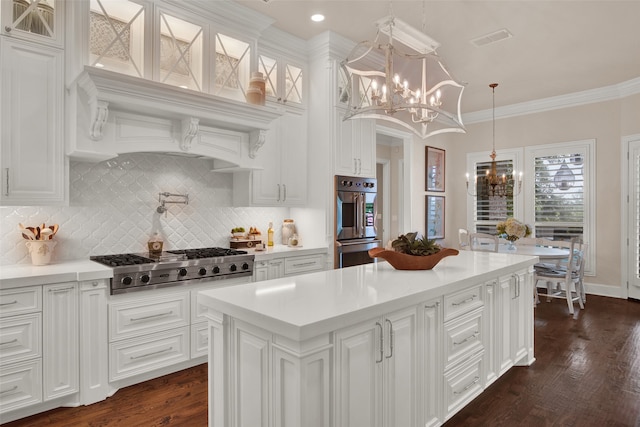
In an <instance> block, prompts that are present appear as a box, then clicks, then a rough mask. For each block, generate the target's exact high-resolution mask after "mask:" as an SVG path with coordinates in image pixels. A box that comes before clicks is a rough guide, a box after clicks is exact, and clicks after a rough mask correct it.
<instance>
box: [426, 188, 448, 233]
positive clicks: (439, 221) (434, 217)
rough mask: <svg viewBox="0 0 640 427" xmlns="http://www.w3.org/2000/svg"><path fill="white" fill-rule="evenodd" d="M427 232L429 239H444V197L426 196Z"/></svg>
mask: <svg viewBox="0 0 640 427" xmlns="http://www.w3.org/2000/svg"><path fill="white" fill-rule="evenodd" d="M425 197H426V201H425V209H424V210H425V213H426V221H425V228H424V229H425V230H426V233H427V238H428V239H444V196H425Z"/></svg>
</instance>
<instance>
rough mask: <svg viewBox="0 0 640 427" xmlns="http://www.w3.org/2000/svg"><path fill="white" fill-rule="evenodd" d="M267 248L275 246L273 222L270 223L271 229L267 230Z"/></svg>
mask: <svg viewBox="0 0 640 427" xmlns="http://www.w3.org/2000/svg"><path fill="white" fill-rule="evenodd" d="M267 246H273V222H270V223H269V229H268V230H267Z"/></svg>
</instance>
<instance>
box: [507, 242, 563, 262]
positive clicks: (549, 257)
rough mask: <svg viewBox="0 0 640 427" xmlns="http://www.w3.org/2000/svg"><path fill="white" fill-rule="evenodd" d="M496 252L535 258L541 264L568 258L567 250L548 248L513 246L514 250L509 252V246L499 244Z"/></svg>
mask: <svg viewBox="0 0 640 427" xmlns="http://www.w3.org/2000/svg"><path fill="white" fill-rule="evenodd" d="M498 252H499V253H504V254H513V255H530V256H537V257H538V258H539V259H540V261H541V262H544V261H555V260H562V259H566V258H569V249H564V248H552V247H548V246H535V245H520V246H518V245H515V250H511V249H510V245H508V244H506V243H501V244H499V245H498Z"/></svg>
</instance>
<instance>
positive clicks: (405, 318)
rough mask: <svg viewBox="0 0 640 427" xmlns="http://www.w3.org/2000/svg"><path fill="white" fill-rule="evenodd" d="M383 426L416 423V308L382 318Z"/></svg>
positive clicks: (417, 379)
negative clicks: (385, 336)
mask: <svg viewBox="0 0 640 427" xmlns="http://www.w3.org/2000/svg"><path fill="white" fill-rule="evenodd" d="M384 322H385V325H384V326H385V332H386V334H387V339H386V340H385V353H386V354H385V356H384V358H385V364H384V381H383V384H384V387H383V389H384V394H385V397H384V400H383V402H384V406H383V407H384V420H385V421H384V425H385V426H387V427H394V426H408V427H410V426H417V425H418V405H417V404H418V402H417V397H418V384H419V380H420V379H419V378H418V365H417V364H418V343H417V332H416V331H417V326H416V324H417V310H416V308H415V307H412V308H409V309H406V310H401V311H398V312H395V313H393V314H390V315H387V316H386V317H385V319H384Z"/></svg>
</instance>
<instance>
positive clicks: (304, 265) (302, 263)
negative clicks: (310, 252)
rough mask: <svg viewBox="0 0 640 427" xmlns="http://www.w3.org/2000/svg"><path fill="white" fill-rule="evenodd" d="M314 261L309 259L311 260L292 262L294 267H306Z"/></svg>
mask: <svg viewBox="0 0 640 427" xmlns="http://www.w3.org/2000/svg"><path fill="white" fill-rule="evenodd" d="M315 263H316V262H315V261H311V262H301V263H299V264H293V266H294V267H306V266H308V265H314V264H315Z"/></svg>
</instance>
